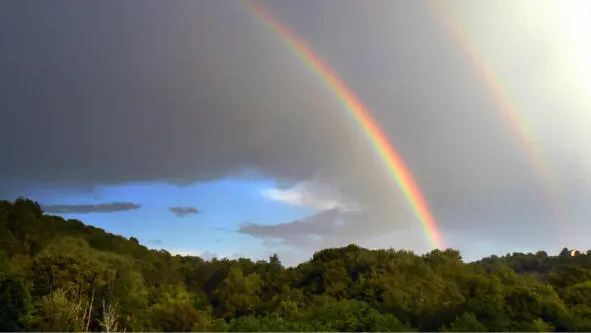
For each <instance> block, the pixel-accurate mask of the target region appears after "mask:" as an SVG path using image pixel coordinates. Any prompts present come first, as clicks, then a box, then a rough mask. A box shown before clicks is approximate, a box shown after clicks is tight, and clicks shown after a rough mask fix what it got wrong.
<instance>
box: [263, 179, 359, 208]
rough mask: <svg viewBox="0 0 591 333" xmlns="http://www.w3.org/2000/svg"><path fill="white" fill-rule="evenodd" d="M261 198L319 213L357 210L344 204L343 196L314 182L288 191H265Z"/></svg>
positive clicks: (351, 205) (296, 186) (351, 204)
mask: <svg viewBox="0 0 591 333" xmlns="http://www.w3.org/2000/svg"><path fill="white" fill-rule="evenodd" d="M261 194H262V196H263V197H265V198H267V199H269V200H273V201H278V202H283V203H285V204H288V205H292V206H302V207H310V208H314V209H316V210H319V211H324V210H330V209H334V208H340V209H343V210H358V209H359V208H358V207H357V205H355V204H353V203H347V202H345V200H344V198H343V196H342V195H341V194H340V193H339V192H338V191H336V190H335V189H334V188H332V187H331V186H328V185H325V184H321V183H316V182H301V183H298V184H297V185H295V186H294V187H292V188H288V189H276V188H270V189H265V190H263V191H262V192H261Z"/></svg>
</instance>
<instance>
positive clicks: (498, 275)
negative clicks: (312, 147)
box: [0, 198, 591, 332]
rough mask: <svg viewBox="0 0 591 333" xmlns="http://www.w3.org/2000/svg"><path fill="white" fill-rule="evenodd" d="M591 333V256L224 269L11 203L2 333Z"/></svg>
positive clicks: (332, 256)
mask: <svg viewBox="0 0 591 333" xmlns="http://www.w3.org/2000/svg"><path fill="white" fill-rule="evenodd" d="M123 330H125V331H175V332H185V331H199V332H212V331H215V332H226V331H231V332H252V331H259V332H280V331H332V332H341V331H356V332H361V331H380V332H400V331H406V332H408V331H428V332H432V331H446V332H448V331H450V332H484V331H501V332H502V331H523V332H549V331H559V332H565V331H591V253H589V252H587V253H585V252H583V253H581V254H577V255H574V256H572V255H571V253H570V251H568V249H566V248H565V249H564V250H563V251H562V252H561V253H560V254H559V255H557V256H551V255H548V254H547V253H546V252H543V251H539V252H537V253H535V254H532V253H528V254H524V253H513V254H508V255H506V256H503V257H498V256H491V257H488V258H484V259H482V260H480V261H478V262H473V263H464V262H463V261H462V257H461V255H460V253H459V252H458V251H455V250H452V249H447V250H444V251H440V250H434V251H432V252H430V253H427V254H425V255H422V256H418V255H415V254H413V253H412V252H409V251H394V250H367V249H363V248H360V247H358V246H356V245H349V246H346V247H343V248H337V249H335V248H332V249H324V250H322V251H318V252H317V253H315V254H314V255H313V257H312V258H311V259H310V260H309V261H308V262H305V263H302V264H300V265H298V266H297V267H290V268H286V267H284V266H283V265H282V263H281V261H280V259H279V257H278V256H277V255H273V256H271V257H270V258H269V260H268V261H257V262H253V261H251V260H249V259H239V260H227V259H222V260H217V259H214V260H211V261H205V260H203V259H201V258H198V257H182V256H173V255H171V254H170V253H168V252H167V251H165V250H160V251H156V250H150V249H148V248H146V247H144V246H142V245H141V244H139V242H138V240H137V239H136V238H134V237H131V238H129V239H127V238H124V237H121V236H116V235H112V234H109V233H107V232H105V231H104V230H102V229H99V228H95V227H91V226H87V225H84V224H83V223H82V222H80V221H76V220H64V219H63V218H61V217H57V216H49V215H45V214H43V212H42V210H41V208H40V206H39V205H38V204H37V203H35V202H33V201H31V200H27V199H23V198H19V199H17V200H16V201H15V202H8V201H0V331H81V332H89V331H108V332H112V331H123Z"/></svg>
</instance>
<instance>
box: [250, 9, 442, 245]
mask: <svg viewBox="0 0 591 333" xmlns="http://www.w3.org/2000/svg"><path fill="white" fill-rule="evenodd" d="M241 2H242V3H243V4H244V5H245V6H246V7H247V8H248V9H249V10H250V11H251V12H253V13H254V14H255V16H256V17H258V18H259V19H260V20H261V21H262V22H264V23H265V24H266V25H267V26H268V27H269V28H270V29H271V30H272V31H274V32H275V33H276V34H277V35H278V36H279V37H280V38H281V39H282V40H283V41H284V42H285V44H286V45H287V46H288V47H289V48H291V49H292V50H293V51H294V53H296V54H297V55H298V56H299V57H300V58H301V59H302V60H303V61H304V63H305V64H306V65H307V66H308V67H309V68H310V70H311V71H312V72H314V73H316V74H317V75H318V76H319V78H320V79H321V80H322V81H323V82H324V84H325V85H326V86H327V87H328V88H329V89H330V90H331V91H332V92H333V93H334V95H335V96H336V97H337V99H338V100H339V101H340V102H341V103H342V104H343V106H344V107H345V110H346V111H347V113H348V114H349V116H350V117H351V118H352V119H353V120H354V121H355V122H356V123H357V124H358V125H359V127H360V128H361V129H362V131H363V132H364V133H365V135H366V136H367V138H368V139H369V141H370V142H371V144H372V146H373V149H374V151H375V152H376V153H377V154H378V156H379V157H380V159H381V160H382V161H383V163H384V164H385V166H386V168H387V169H388V171H389V174H390V175H391V176H392V177H393V178H394V180H395V182H396V184H397V185H398V187H399V188H400V190H401V191H402V193H403V194H404V196H405V197H406V200H407V202H408V204H409V205H410V207H411V209H412V211H413V212H414V214H415V216H416V217H417V219H418V220H419V221H420V222H421V224H422V226H423V228H424V230H425V233H426V236H427V239H428V240H429V242H430V244H431V245H432V246H433V247H434V248H438V249H443V243H442V240H441V235H440V233H439V230H438V228H437V223H436V221H435V219H434V217H433V214H431V212H430V210H429V208H428V205H427V202H426V201H425V199H424V197H423V195H422V194H421V191H420V190H419V187H418V185H417V184H416V182H415V181H414V179H413V177H412V174H411V173H410V171H409V170H408V168H407V167H406V166H405V164H404V162H403V160H402V158H401V157H400V155H399V154H398V153H397V152H396V149H395V148H394V146H393V145H392V144H391V143H390V142H389V141H388V139H387V137H386V135H385V134H384V133H383V132H382V130H381V129H380V128H379V127H378V125H377V124H376V122H375V121H374V120H373V118H372V117H371V114H370V113H369V111H368V109H367V108H366V107H365V106H364V105H363V103H362V102H361V101H360V100H359V99H358V98H357V97H356V96H355V94H353V92H352V91H351V90H350V89H349V88H348V87H347V86H346V85H345V84H344V83H343V81H342V80H340V79H339V77H338V76H337V74H336V73H335V72H334V71H333V70H332V69H331V68H330V67H329V66H328V65H327V64H326V63H325V62H324V61H323V60H322V59H321V58H320V57H319V56H318V55H316V54H315V53H314V52H313V51H312V50H311V48H310V47H308V45H307V44H306V43H305V42H304V41H303V40H302V39H300V38H299V37H298V36H297V35H296V34H295V33H293V32H292V31H291V30H290V29H288V28H287V27H286V26H284V25H283V24H282V23H281V22H280V21H278V20H277V19H275V18H274V17H273V16H272V15H271V14H270V13H269V12H267V11H266V10H265V9H264V8H262V7H261V6H258V5H256V4H254V3H253V2H251V1H250V0H242V1H241Z"/></svg>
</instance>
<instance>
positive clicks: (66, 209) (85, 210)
mask: <svg viewBox="0 0 591 333" xmlns="http://www.w3.org/2000/svg"><path fill="white" fill-rule="evenodd" d="M140 207H141V205H139V204H136V203H133V202H109V203H102V204H96V205H46V206H42V208H43V210H44V211H45V212H46V213H49V214H90V213H115V212H123V211H127V210H136V209H139V208H140Z"/></svg>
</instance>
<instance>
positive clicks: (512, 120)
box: [429, 0, 569, 221]
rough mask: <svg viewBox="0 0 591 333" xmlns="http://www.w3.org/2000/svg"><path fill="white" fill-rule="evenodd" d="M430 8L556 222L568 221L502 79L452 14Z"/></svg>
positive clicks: (529, 131)
mask: <svg viewBox="0 0 591 333" xmlns="http://www.w3.org/2000/svg"><path fill="white" fill-rule="evenodd" d="M429 6H430V8H431V9H433V10H434V12H435V13H437V14H438V16H439V17H440V18H441V19H442V20H443V21H444V22H445V24H446V25H447V27H448V28H449V30H450V31H451V32H452V34H453V36H454V37H455V38H456V40H457V42H458V44H459V45H461V46H462V48H463V49H464V52H465V53H466V54H467V56H468V57H469V58H470V60H471V61H472V64H473V65H474V68H475V69H476V71H477V72H478V74H480V76H481V78H482V80H483V81H484V83H485V84H486V86H487V87H488V89H489V91H490V92H491V94H492V95H493V97H494V98H495V100H496V102H497V104H498V105H499V108H498V110H499V112H500V113H501V116H502V117H503V119H504V120H505V121H506V122H507V124H508V125H509V126H510V127H511V128H512V130H513V131H512V132H513V133H514V135H515V137H516V139H517V140H518V141H519V143H520V144H521V146H522V147H523V149H524V151H525V152H526V153H527V155H528V158H529V159H530V164H531V165H532V167H533V168H534V169H535V172H536V173H537V174H538V177H540V178H541V180H542V181H543V185H544V186H545V195H546V198H547V200H549V201H550V203H551V207H552V209H553V210H554V214H555V215H556V218H557V219H558V220H559V221H565V220H568V219H569V218H568V214H566V209H565V208H564V207H563V206H562V204H561V202H562V200H561V198H560V194H559V192H560V191H559V185H560V184H559V182H558V179H556V177H554V172H553V171H552V168H551V167H550V166H549V164H548V163H547V162H546V159H544V157H543V154H542V151H541V150H540V149H539V148H538V146H536V143H535V141H536V140H535V138H536V137H535V136H534V133H533V130H532V128H531V127H530V126H528V121H527V119H526V118H525V116H523V115H522V114H521V112H520V111H519V108H518V105H517V103H516V101H515V100H514V99H513V98H512V97H511V95H510V94H509V92H508V89H506V88H504V84H503V81H502V80H501V78H500V77H499V76H498V75H495V73H494V72H493V71H492V70H491V66H489V65H488V63H487V61H486V60H485V58H484V57H483V56H482V55H480V54H479V53H478V52H477V51H476V49H475V46H474V43H473V42H472V40H471V39H470V36H469V33H468V32H467V31H466V29H464V28H463V27H462V26H461V24H460V23H459V22H457V20H455V19H454V18H453V15H452V14H451V13H449V10H447V9H446V8H445V7H444V5H440V4H439V3H438V2H437V1H434V0H431V1H429Z"/></svg>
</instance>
